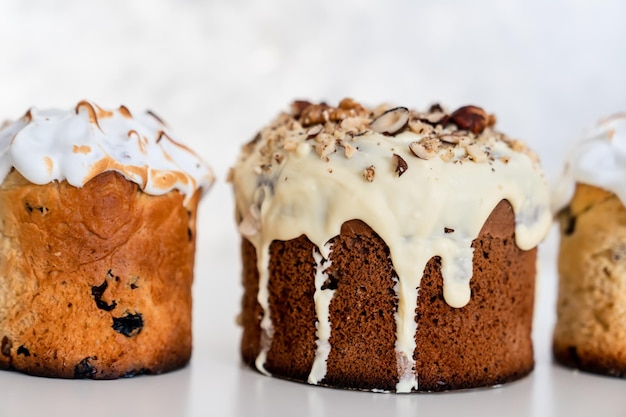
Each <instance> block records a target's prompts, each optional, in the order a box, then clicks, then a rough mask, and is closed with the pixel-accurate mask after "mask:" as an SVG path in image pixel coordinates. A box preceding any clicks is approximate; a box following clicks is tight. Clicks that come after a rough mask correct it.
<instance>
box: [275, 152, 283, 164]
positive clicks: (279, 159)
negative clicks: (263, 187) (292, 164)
mask: <svg viewBox="0 0 626 417" xmlns="http://www.w3.org/2000/svg"><path fill="white" fill-rule="evenodd" d="M274 161H276V163H277V164H280V163H281V162H283V155H282V154H279V153H278V152H276V153H275V154H274Z"/></svg>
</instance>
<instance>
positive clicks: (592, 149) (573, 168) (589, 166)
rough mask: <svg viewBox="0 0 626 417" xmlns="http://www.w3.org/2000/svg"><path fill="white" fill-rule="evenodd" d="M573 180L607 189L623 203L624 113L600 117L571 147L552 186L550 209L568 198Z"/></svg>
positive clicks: (625, 167)
mask: <svg viewBox="0 0 626 417" xmlns="http://www.w3.org/2000/svg"><path fill="white" fill-rule="evenodd" d="M576 183H583V184H588V185H593V186H596V187H599V188H602V189H604V190H607V191H610V192H612V193H613V194H615V195H616V196H617V197H618V198H619V199H620V200H621V202H622V203H623V204H625V205H626V113H622V114H617V115H615V116H612V117H609V118H607V119H605V120H602V121H600V123H598V125H597V126H595V127H594V128H592V129H589V130H587V131H586V132H585V133H584V135H583V137H582V139H581V140H580V141H579V142H578V143H576V145H575V146H574V147H573V148H572V149H571V151H570V153H569V155H568V157H567V159H566V163H565V169H564V171H563V175H562V176H561V178H560V180H559V181H558V182H557V183H556V185H555V187H554V189H553V195H552V208H553V210H554V212H558V211H559V210H561V209H562V208H563V207H565V206H566V205H567V204H568V203H569V202H570V200H571V199H572V197H573V196H574V189H575V188H576Z"/></svg>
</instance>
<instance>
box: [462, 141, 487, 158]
mask: <svg viewBox="0 0 626 417" xmlns="http://www.w3.org/2000/svg"><path fill="white" fill-rule="evenodd" d="M465 151H466V152H467V154H468V155H469V156H471V157H472V160H473V161H474V162H478V163H482V162H487V161H489V155H487V152H485V151H484V150H483V149H482V148H481V147H480V146H479V145H477V144H475V143H474V144H471V145H467V146H466V147H465Z"/></svg>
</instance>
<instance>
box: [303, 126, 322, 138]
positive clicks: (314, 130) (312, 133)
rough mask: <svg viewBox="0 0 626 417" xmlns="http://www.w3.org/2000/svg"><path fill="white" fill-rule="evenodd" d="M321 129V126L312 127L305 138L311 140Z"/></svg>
mask: <svg viewBox="0 0 626 417" xmlns="http://www.w3.org/2000/svg"><path fill="white" fill-rule="evenodd" d="M323 129H324V126H323V125H315V126H313V127H312V128H310V129H309V130H307V131H306V138H307V139H313V138H314V137H315V136H317V135H319V134H320V132H321V131H322V130H323Z"/></svg>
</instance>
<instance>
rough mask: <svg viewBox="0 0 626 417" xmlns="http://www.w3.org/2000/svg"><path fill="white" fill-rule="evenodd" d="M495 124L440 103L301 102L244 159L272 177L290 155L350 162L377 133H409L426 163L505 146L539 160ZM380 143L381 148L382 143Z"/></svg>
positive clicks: (476, 111)
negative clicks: (421, 106)
mask: <svg viewBox="0 0 626 417" xmlns="http://www.w3.org/2000/svg"><path fill="white" fill-rule="evenodd" d="M494 123H495V117H493V116H492V115H489V114H487V113H486V112H485V111H484V110H483V109H481V108H479V107H476V106H464V107H461V108H459V109H458V110H456V111H455V112H453V113H452V114H449V113H448V112H447V111H446V110H445V109H444V108H443V107H442V106H440V105H438V104H435V105H433V106H431V107H430V109H429V110H428V111H423V112H420V111H416V110H409V109H407V108H406V107H393V106H389V105H381V106H378V107H376V108H374V109H368V108H365V107H363V106H362V105H361V104H359V103H357V102H356V101H354V100H352V99H350V98H346V99H343V100H342V101H341V102H340V103H339V104H338V105H337V107H332V106H329V105H328V104H326V103H319V104H315V103H310V102H308V101H303V100H300V101H295V102H294V103H293V104H292V106H291V112H290V113H282V114H280V115H279V116H278V117H277V118H276V119H275V120H274V121H273V122H272V123H271V124H270V125H269V126H268V127H267V128H265V129H264V130H262V131H261V132H260V133H259V134H258V135H256V137H255V138H254V139H253V140H251V141H250V142H249V143H248V144H247V145H245V146H244V151H243V158H247V157H248V156H249V155H251V154H252V153H255V154H256V155H257V156H258V157H259V164H258V167H257V172H258V173H259V174H261V173H263V174H268V173H269V172H271V171H272V170H274V169H276V167H277V166H278V165H280V164H282V163H284V158H286V157H287V156H288V154H289V153H290V152H293V153H295V154H296V155H297V156H298V157H308V155H309V154H312V155H317V156H319V158H320V159H321V160H323V161H330V157H331V155H332V154H333V153H337V154H338V155H341V157H342V158H344V157H345V158H346V159H350V158H354V156H355V155H356V154H357V152H358V151H359V149H361V146H359V141H361V140H363V141H365V142H363V144H364V146H365V144H366V143H367V139H365V138H367V137H371V135H373V134H376V133H378V134H383V135H387V136H389V135H397V134H399V133H400V132H404V131H407V133H408V135H407V138H408V137H410V135H413V136H414V139H413V140H410V139H409V140H408V141H407V143H410V144H409V145H408V147H409V150H410V151H411V153H412V154H413V155H415V156H416V157H417V158H420V159H423V160H429V159H433V158H435V157H436V156H439V157H440V158H441V160H443V161H446V162H452V163H458V164H462V163H488V162H489V161H493V160H494V156H492V149H493V147H494V146H496V144H497V143H504V144H505V145H506V146H508V147H509V148H510V149H512V150H513V151H516V152H522V153H525V154H527V155H529V156H530V157H531V158H532V159H533V160H535V161H536V156H535V155H534V154H532V152H530V151H529V150H528V149H527V148H526V146H525V145H524V144H523V143H522V142H519V141H516V140H513V139H509V138H508V137H506V136H505V135H503V134H501V133H498V132H497V131H494V130H493V129H492V128H490V127H491V126H492V125H493V124H494ZM361 138H364V139H361ZM378 142H379V145H381V144H382V142H383V141H382V140H379V141H378ZM375 143H376V141H374V144H375ZM397 145H398V146H401V145H400V144H397ZM403 146H406V145H403ZM363 149H367V148H363ZM396 149H398V148H396ZM368 152H369V150H368ZM391 152H392V154H393V157H392V158H393V161H392V164H394V165H393V166H394V169H395V172H396V173H397V174H398V176H401V175H403V174H404V172H406V170H407V168H408V164H407V162H406V161H405V160H404V159H403V158H402V157H400V156H399V155H398V153H397V151H394V150H393V149H391ZM494 153H495V154H496V155H497V154H498V153H499V152H496V151H494ZM363 156H366V154H364V155H363ZM495 158H498V157H497V156H496V157H495ZM499 159H500V160H502V158H501V157H500V158H499ZM502 161H503V162H504V163H506V161H505V160H502ZM366 164H367V163H366ZM331 168H332V167H331ZM363 176H364V178H365V179H366V180H368V181H373V179H374V176H375V170H374V167H373V166H370V167H368V168H366V169H365V170H364V171H363Z"/></svg>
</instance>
